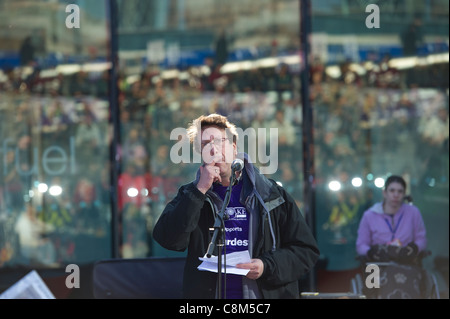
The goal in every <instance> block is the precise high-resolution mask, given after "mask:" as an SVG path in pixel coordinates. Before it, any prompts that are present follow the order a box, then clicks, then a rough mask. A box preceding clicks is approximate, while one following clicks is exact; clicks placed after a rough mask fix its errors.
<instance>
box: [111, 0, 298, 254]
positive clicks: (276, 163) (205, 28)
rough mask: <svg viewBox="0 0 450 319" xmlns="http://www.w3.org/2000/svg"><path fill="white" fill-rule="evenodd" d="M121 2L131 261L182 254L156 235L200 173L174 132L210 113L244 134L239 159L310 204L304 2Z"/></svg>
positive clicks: (126, 238)
mask: <svg viewBox="0 0 450 319" xmlns="http://www.w3.org/2000/svg"><path fill="white" fill-rule="evenodd" d="M118 4H119V7H120V8H121V9H120V10H119V19H118V20H119V22H120V23H119V45H120V48H119V55H120V61H121V79H120V88H121V98H120V112H121V119H122V120H121V127H122V130H121V140H122V157H121V160H122V171H121V174H120V177H119V178H120V182H119V187H121V190H120V191H119V194H120V195H119V196H120V198H121V205H120V210H121V212H122V216H123V223H124V224H123V229H124V234H123V237H122V238H123V250H122V252H123V255H124V256H126V257H140V256H149V255H150V256H168V255H174V254H176V255H178V254H179V253H174V252H170V251H166V250H165V249H163V248H162V247H160V246H159V245H158V244H157V243H156V242H153V240H152V238H151V230H152V228H153V225H154V223H155V222H156V220H157V219H158V217H159V215H160V214H161V212H162V209H163V208H164V206H165V204H166V203H167V202H168V201H169V200H171V199H172V198H173V197H174V195H175V194H176V192H177V189H178V187H180V186H181V185H182V184H184V183H187V182H189V181H191V180H192V179H193V178H194V177H195V173H196V171H197V169H198V166H199V163H196V162H195V161H194V160H195V158H194V155H193V154H192V153H191V154H190V160H189V161H187V163H178V162H177V159H174V158H173V157H172V154H171V151H172V150H173V149H174V146H175V144H176V143H177V142H178V140H177V138H179V136H178V137H177V136H175V137H172V136H171V133H173V132H176V131H175V130H176V129H185V128H187V126H188V124H189V121H192V120H193V119H195V118H196V117H198V116H199V115H201V114H207V113H213V112H216V113H220V114H223V115H226V116H228V117H229V119H230V120H231V121H232V122H234V123H235V124H236V125H237V127H238V128H239V129H240V130H239V131H240V132H241V133H242V135H241V136H240V141H242V143H241V144H240V145H238V146H239V148H240V149H239V151H245V152H247V153H249V155H250V156H251V158H252V160H253V161H254V162H255V163H256V164H258V165H259V166H260V167H261V168H262V169H265V170H266V173H267V175H268V176H270V177H272V178H274V179H275V180H277V181H279V182H280V183H282V184H283V185H284V186H285V187H286V188H287V189H288V191H289V192H290V193H291V194H292V195H293V196H294V198H295V199H296V201H297V202H298V204H299V206H302V205H303V203H302V198H303V194H302V179H303V172H302V143H301V141H302V138H301V135H302V132H301V123H302V109H301V99H300V92H299V91H300V89H299V87H300V77H299V72H300V55H299V51H300V49H299V14H298V13H299V3H298V1H290V0H286V1H276V2H274V1H260V0H258V1H250V0H246V1H240V2H239V6H230V5H229V4H228V3H223V2H220V1H212V0H207V1H204V0H202V1H199V0H197V1H119V2H118ZM270 129H272V131H271V130H270ZM275 129H277V130H278V131H277V133H278V138H277V139H276V141H277V144H276V145H275V144H273V143H272V145H271V143H270V139H271V138H274V137H275V138H276V136H275ZM275 146H276V149H274V147H275ZM130 189H135V190H134V192H132V193H131V194H133V196H130ZM134 194H135V195H134Z"/></svg>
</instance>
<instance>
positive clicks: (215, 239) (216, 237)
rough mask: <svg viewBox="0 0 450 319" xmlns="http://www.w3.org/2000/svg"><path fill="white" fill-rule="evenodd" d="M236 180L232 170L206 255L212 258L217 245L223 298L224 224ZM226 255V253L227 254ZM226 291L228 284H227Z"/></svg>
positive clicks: (219, 291)
mask: <svg viewBox="0 0 450 319" xmlns="http://www.w3.org/2000/svg"><path fill="white" fill-rule="evenodd" d="M235 182H236V173H235V172H234V170H232V172H231V176H230V185H229V186H228V188H227V192H226V193H225V199H224V201H223V205H222V208H221V209H220V212H219V213H218V214H217V215H216V219H215V221H214V233H213V235H212V238H211V242H210V243H209V245H208V251H207V252H206V257H208V258H211V256H212V254H213V252H214V248H215V247H216V246H217V248H218V255H217V289H218V299H222V248H223V247H225V243H224V241H225V240H224V237H225V232H224V230H225V224H224V220H225V219H224V217H225V216H224V214H225V210H226V208H227V206H228V204H229V203H230V198H231V190H232V188H233V186H234V183H235ZM225 255H226V254H225ZM224 270H225V272H224V274H225V276H226V272H227V270H226V256H225V260H224ZM225 285H226V280H225ZM225 292H226V286H225Z"/></svg>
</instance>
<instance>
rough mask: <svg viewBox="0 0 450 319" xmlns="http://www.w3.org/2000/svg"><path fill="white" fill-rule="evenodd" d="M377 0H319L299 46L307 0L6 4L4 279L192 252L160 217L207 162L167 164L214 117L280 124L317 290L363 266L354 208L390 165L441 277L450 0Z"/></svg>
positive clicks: (282, 152)
mask: <svg viewBox="0 0 450 319" xmlns="http://www.w3.org/2000/svg"><path fill="white" fill-rule="evenodd" d="M113 1H115V2H113ZM70 4H76V5H77V7H78V8H79V10H80V11H79V22H80V27H79V28H70V27H69V26H70V24H69V25H68V24H67V22H68V20H67V19H76V18H77V17H76V16H73V15H72V14H73V11H70V10H69V11H68V12H67V11H66V8H67V6H68V5H70ZM374 4H376V5H377V6H378V8H379V22H380V24H379V28H371V27H370V26H368V24H367V18H368V16H369V15H370V14H371V12H366V7H367V5H368V3H367V2H366V1H350V0H348V1H334V0H317V1H316V0H315V1H311V4H310V7H307V9H308V12H307V14H306V15H305V16H306V17H307V18H308V19H309V23H310V26H311V30H310V32H311V34H310V36H309V37H308V38H309V39H310V42H309V48H310V50H309V51H308V52H305V51H304V48H305V45H304V43H302V41H301V39H302V38H301V32H304V31H305V30H303V29H302V28H303V26H304V24H302V22H304V21H301V16H302V12H301V9H302V8H305V6H303V5H302V4H301V2H300V1H298V0H278V1H275V0H239V1H237V0H228V1H216V0H190V1H185V0H171V1H165V0H152V1H148V0H127V1H124V0H104V1H103V0H102V1H87V0H84V1H82V0H79V1H63V0H59V1H58V0H53V1H51V0H39V1H36V0H35V1H25V0H20V1H18V0H14V1H12V0H0V141H1V144H0V159H1V166H0V291H1V290H3V289H5V288H6V287H7V286H8V285H10V284H12V280H13V279H12V278H15V277H11V276H10V274H11V273H12V272H14V271H16V270H18V269H33V268H38V269H45V270H51V269H54V270H60V269H64V268H65V267H66V266H67V265H68V264H73V263H74V264H78V265H85V266H87V267H88V266H89V265H92V263H94V262H95V261H97V260H101V259H107V258H113V257H114V258H116V257H118V258H141V257H150V256H161V257H162V256H183V253H174V252H170V251H166V250H164V249H163V248H162V247H160V246H159V245H158V244H157V243H156V242H154V241H153V239H152V229H153V225H154V223H155V222H156V220H157V218H158V216H159V214H160V213H161V211H162V208H163V207H164V205H165V204H166V203H167V202H168V201H169V200H170V199H171V198H172V197H173V196H174V195H175V193H176V191H177V188H178V186H179V185H181V184H182V183H185V182H188V181H190V180H191V178H192V177H193V175H194V174H195V171H196V169H197V165H198V164H196V163H192V162H189V163H177V162H175V161H174V160H173V159H172V157H171V156H172V153H171V150H172V148H173V146H174V145H175V144H176V142H177V139H175V138H173V137H171V133H172V132H173V131H174V129H176V128H185V127H186V126H187V124H188V122H189V120H191V119H193V118H195V117H197V116H198V115H200V114H205V113H210V112H217V113H220V114H224V115H227V116H228V117H230V119H231V120H232V121H234V122H235V123H236V124H237V125H238V127H240V128H242V129H243V130H246V129H249V128H253V129H255V131H257V129H258V128H260V129H265V130H267V129H269V128H278V132H279V136H278V137H279V140H278V149H277V169H276V171H275V172H274V173H273V174H270V175H269V177H271V178H273V179H275V180H277V181H278V182H280V183H282V184H283V186H285V187H286V189H287V190H288V191H289V192H290V193H291V194H293V196H294V198H295V200H296V201H297V203H298V205H299V207H300V208H301V210H302V211H303V212H304V213H305V210H306V211H307V214H311V215H313V218H310V219H309V220H312V221H313V223H312V224H311V227H313V228H314V232H315V234H316V237H317V240H318V243H319V247H320V249H321V252H322V258H321V263H320V265H318V267H320V269H317V270H318V273H317V282H318V285H319V288H321V289H323V290H326V289H330V290H332V289H333V288H330V287H326V284H324V283H321V275H322V274H325V273H326V272H336V273H338V274H339V272H345V271H351V270H354V269H356V268H358V262H357V260H356V259H355V257H356V252H355V240H356V232H357V227H358V224H359V220H360V218H361V215H362V213H363V211H364V210H365V209H366V208H367V207H369V206H370V205H371V204H372V203H374V202H375V201H378V200H379V199H380V198H381V189H380V185H382V181H383V180H384V179H385V178H386V177H388V176H389V175H390V174H398V175H402V176H403V177H404V178H405V179H406V180H407V182H408V190H407V191H408V193H409V194H411V195H412V197H413V198H414V203H415V205H417V206H418V207H419V208H420V210H421V211H422V214H423V217H424V220H425V224H426V226H427V230H428V241H429V249H430V251H431V252H432V256H431V257H430V258H428V259H427V260H426V261H425V263H426V267H427V268H429V269H432V270H433V271H436V272H442V273H443V275H442V276H443V278H444V284H446V285H447V286H448V250H449V249H448V242H449V240H448V233H449V232H448V224H449V223H448V209H449V203H448V191H449V189H448V185H449V184H448V179H449V171H448V169H449V161H448V160H449V156H448V155H449V154H448V153H449V152H448V151H449V150H448V132H449V127H448V123H449V122H448V87H449V85H448V66H449V61H448V53H449V49H448V39H449V37H448V15H449V4H448V1H438V0H435V1H408V0H399V1H374ZM303 13H304V12H303ZM112 44H117V46H114V45H112ZM116 55H117V59H115V58H116ZM305 67H306V68H305ZM305 72H306V76H305ZM305 87H307V88H308V90H307V92H308V94H307V96H305V94H303V95H302V92H304V91H302V88H305ZM112 88H114V89H112ZM305 108H307V110H308V111H310V112H312V119H313V122H312V123H304V115H305V114H308V113H305ZM305 125H310V126H311V131H312V132H313V135H312V136H311V138H310V140H308V141H306V142H307V144H304V139H305V136H304V127H305ZM267 134H269V131H268V130H267ZM258 142H259V139H258ZM265 142H266V141H262V143H261V144H259V143H258V145H256V146H255V147H256V149H259V148H263V147H267V150H266V151H267V152H269V151H270V149H269V148H268V146H267V144H268V143H265ZM269 144H270V143H269ZM305 145H308V147H305ZM252 146H253V145H251V142H248V143H247V144H245V145H243V146H242V147H243V148H244V149H242V150H243V151H249V150H251V149H252V148H251V147H252ZM311 153H313V154H311ZM257 154H259V153H254V161H255V162H256V163H257V164H258V165H260V166H262V167H264V166H267V165H268V164H270V163H268V162H267V161H266V159H265V158H263V157H259V156H258V155H257ZM266 154H269V153H266ZM311 155H313V157H312V158H313V159H314V165H313V168H312V169H313V171H309V172H307V174H306V176H305V170H304V159H305V157H306V156H311ZM379 181H381V184H378V182H379ZM305 184H308V186H309V187H310V189H313V190H314V197H313V199H310V198H307V199H305ZM312 201H313V202H312ZM305 208H307V209H305ZM310 208H313V209H312V210H310ZM307 217H310V216H307ZM442 265H443V266H442ZM445 265H446V266H445ZM442 267H443V271H441V270H442V269H441V268H442ZM445 267H446V268H445ZM446 276H447V277H446Z"/></svg>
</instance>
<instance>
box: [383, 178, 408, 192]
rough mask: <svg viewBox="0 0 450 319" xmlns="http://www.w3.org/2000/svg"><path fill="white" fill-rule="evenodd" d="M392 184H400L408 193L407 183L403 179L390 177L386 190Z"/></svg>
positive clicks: (385, 186)
mask: <svg viewBox="0 0 450 319" xmlns="http://www.w3.org/2000/svg"><path fill="white" fill-rule="evenodd" d="M392 183H399V184H400V185H402V186H403V188H404V189H405V191H406V182H405V180H404V179H403V177H401V176H398V175H391V176H389V177H388V179H387V180H386V182H385V183H384V189H387V188H388V187H389V185H390V184H392Z"/></svg>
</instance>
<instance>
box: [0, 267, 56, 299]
mask: <svg viewBox="0 0 450 319" xmlns="http://www.w3.org/2000/svg"><path fill="white" fill-rule="evenodd" d="M0 299H55V296H54V295H53V294H52V292H51V291H50V289H48V287H47V286H46V285H45V283H44V281H43V280H42V278H41V277H40V276H39V274H38V273H37V271H36V270H32V271H30V272H29V273H28V274H27V275H26V276H25V277H23V278H22V279H20V280H19V281H18V282H16V283H15V284H14V285H12V286H11V287H9V288H8V289H7V290H6V291H4V292H3V293H2V294H0Z"/></svg>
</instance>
